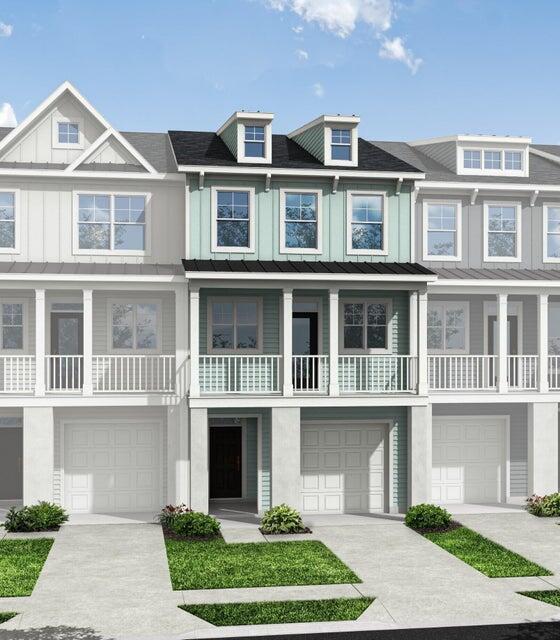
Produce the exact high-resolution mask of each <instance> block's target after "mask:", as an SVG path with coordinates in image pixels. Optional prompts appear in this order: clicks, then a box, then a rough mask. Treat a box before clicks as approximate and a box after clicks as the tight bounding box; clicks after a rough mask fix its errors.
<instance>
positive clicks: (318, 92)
mask: <svg viewBox="0 0 560 640" xmlns="http://www.w3.org/2000/svg"><path fill="white" fill-rule="evenodd" d="M313 93H314V94H315V96H316V97H317V98H322V97H323V96H324V95H325V87H323V85H322V84H321V83H320V82H316V83H315V84H314V85H313Z"/></svg>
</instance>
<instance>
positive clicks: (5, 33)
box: [0, 22, 14, 38]
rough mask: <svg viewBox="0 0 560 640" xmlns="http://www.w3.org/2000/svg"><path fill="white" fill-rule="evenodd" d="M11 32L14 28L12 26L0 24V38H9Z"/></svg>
mask: <svg viewBox="0 0 560 640" xmlns="http://www.w3.org/2000/svg"><path fill="white" fill-rule="evenodd" d="M13 32H14V26H13V25H12V24H6V23H5V22H0V38H9V37H10V36H11V35H12V33H13Z"/></svg>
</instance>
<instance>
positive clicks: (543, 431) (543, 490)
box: [527, 402, 558, 496]
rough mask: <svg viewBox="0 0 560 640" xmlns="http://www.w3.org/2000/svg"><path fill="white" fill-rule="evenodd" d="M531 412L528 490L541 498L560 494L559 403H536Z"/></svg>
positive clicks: (529, 410)
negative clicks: (559, 490) (559, 468)
mask: <svg viewBox="0 0 560 640" xmlns="http://www.w3.org/2000/svg"><path fill="white" fill-rule="evenodd" d="M528 413H529V415H528V418H529V419H528V427H527V431H528V433H527V438H528V448H527V462H528V465H527V466H528V485H529V486H528V487H527V489H528V493H529V495H532V494H533V493H536V494H537V495H540V496H542V495H546V494H547V493H554V492H556V491H558V403H557V402H535V403H533V404H530V405H529V406H528Z"/></svg>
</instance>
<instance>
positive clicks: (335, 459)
mask: <svg viewBox="0 0 560 640" xmlns="http://www.w3.org/2000/svg"><path fill="white" fill-rule="evenodd" d="M323 466H324V467H325V468H326V469H340V453H339V452H338V451H328V452H326V453H324V454H323Z"/></svg>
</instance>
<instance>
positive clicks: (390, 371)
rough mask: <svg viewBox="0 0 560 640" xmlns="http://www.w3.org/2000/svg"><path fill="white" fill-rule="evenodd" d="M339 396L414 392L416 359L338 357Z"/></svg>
mask: <svg viewBox="0 0 560 640" xmlns="http://www.w3.org/2000/svg"><path fill="white" fill-rule="evenodd" d="M338 367H339V371H338V381H339V386H340V391H341V392H342V393H362V392H363V393H399V392H413V391H415V390H416V382H417V372H416V369H417V358H416V357H415V356H392V355H387V356H385V355H380V356H373V355H372V356H339V358H338Z"/></svg>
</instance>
